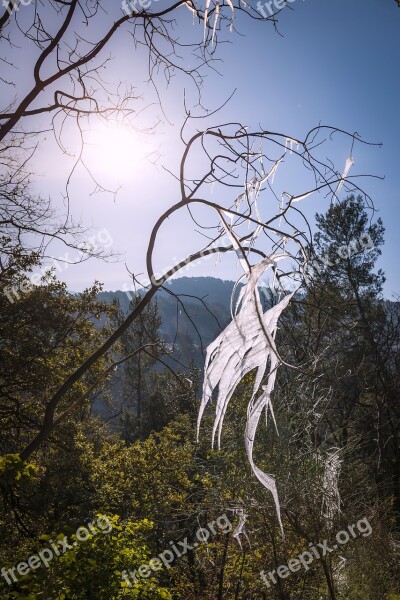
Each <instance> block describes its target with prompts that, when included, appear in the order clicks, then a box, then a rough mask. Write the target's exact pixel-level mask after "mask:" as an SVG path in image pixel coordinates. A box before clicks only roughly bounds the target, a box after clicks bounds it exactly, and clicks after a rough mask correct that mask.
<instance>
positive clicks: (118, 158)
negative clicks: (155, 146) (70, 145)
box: [84, 122, 151, 181]
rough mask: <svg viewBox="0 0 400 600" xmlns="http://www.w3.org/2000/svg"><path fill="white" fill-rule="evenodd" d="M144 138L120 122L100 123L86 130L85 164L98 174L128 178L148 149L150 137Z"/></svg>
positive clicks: (147, 153)
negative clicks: (148, 138)
mask: <svg viewBox="0 0 400 600" xmlns="http://www.w3.org/2000/svg"><path fill="white" fill-rule="evenodd" d="M143 138H144V136H143V135H140V133H139V132H138V131H137V130H135V129H133V128H132V127H128V126H126V125H124V124H123V123H116V122H107V123H101V124H99V125H98V126H97V127H96V128H93V129H90V130H89V131H87V132H86V136H85V153H84V160H85V164H86V165H87V166H88V168H89V169H90V170H91V171H92V172H95V173H96V174H97V175H99V174H100V175H101V176H106V177H107V178H110V177H111V178H113V179H115V180H118V181H122V180H125V179H128V178H129V177H130V176H132V174H133V173H136V172H137V171H138V170H139V169H140V166H141V162H142V161H143V160H144V159H145V158H146V156H148V155H149V154H150V153H151V148H150V147H149V140H147V141H146V140H144V139H143Z"/></svg>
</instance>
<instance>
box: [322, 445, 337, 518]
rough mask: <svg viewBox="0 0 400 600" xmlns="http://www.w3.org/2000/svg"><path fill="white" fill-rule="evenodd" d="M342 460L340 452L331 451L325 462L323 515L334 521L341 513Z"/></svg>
mask: <svg viewBox="0 0 400 600" xmlns="http://www.w3.org/2000/svg"><path fill="white" fill-rule="evenodd" d="M341 466H342V460H341V458H340V456H339V450H335V451H330V452H329V454H328V456H327V458H326V460H325V470H324V482H323V486H322V489H323V501H322V515H323V516H324V517H325V518H326V519H328V521H332V520H333V518H334V516H335V515H337V514H338V513H339V512H340V493H339V476H340V471H341Z"/></svg>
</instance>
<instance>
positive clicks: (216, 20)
mask: <svg viewBox="0 0 400 600" xmlns="http://www.w3.org/2000/svg"><path fill="white" fill-rule="evenodd" d="M218 16H219V2H218V0H217V1H216V4H215V15H214V24H213V31H212V37H211V44H212V45H214V39H215V32H216V30H217V23H218Z"/></svg>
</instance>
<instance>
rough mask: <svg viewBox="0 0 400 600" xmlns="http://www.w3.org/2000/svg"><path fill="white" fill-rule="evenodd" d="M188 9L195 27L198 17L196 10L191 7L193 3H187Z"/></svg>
mask: <svg viewBox="0 0 400 600" xmlns="http://www.w3.org/2000/svg"><path fill="white" fill-rule="evenodd" d="M186 7H187V8H188V9H189V10H190V12H191V13H192V15H193V25H194V18H195V16H196V15H197V12H196V11H195V9H194V8H193V6H192V5H191V2H186Z"/></svg>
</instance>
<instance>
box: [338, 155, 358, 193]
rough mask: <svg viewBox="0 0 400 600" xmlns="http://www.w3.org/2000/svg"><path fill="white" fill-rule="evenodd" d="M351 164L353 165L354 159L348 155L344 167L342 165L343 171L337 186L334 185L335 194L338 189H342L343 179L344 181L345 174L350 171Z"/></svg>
mask: <svg viewBox="0 0 400 600" xmlns="http://www.w3.org/2000/svg"><path fill="white" fill-rule="evenodd" d="M353 165H354V160H353V158H352V157H351V156H350V158H348V159H347V160H346V164H345V167H344V171H343V174H342V177H341V179H340V181H339V183H338V184H337V187H336V190H335V196H337V195H338V193H339V192H340V190H341V189H342V186H343V184H344V181H345V179H346V177H347V175H348V173H349V171H350V169H351V167H352V166H353Z"/></svg>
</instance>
